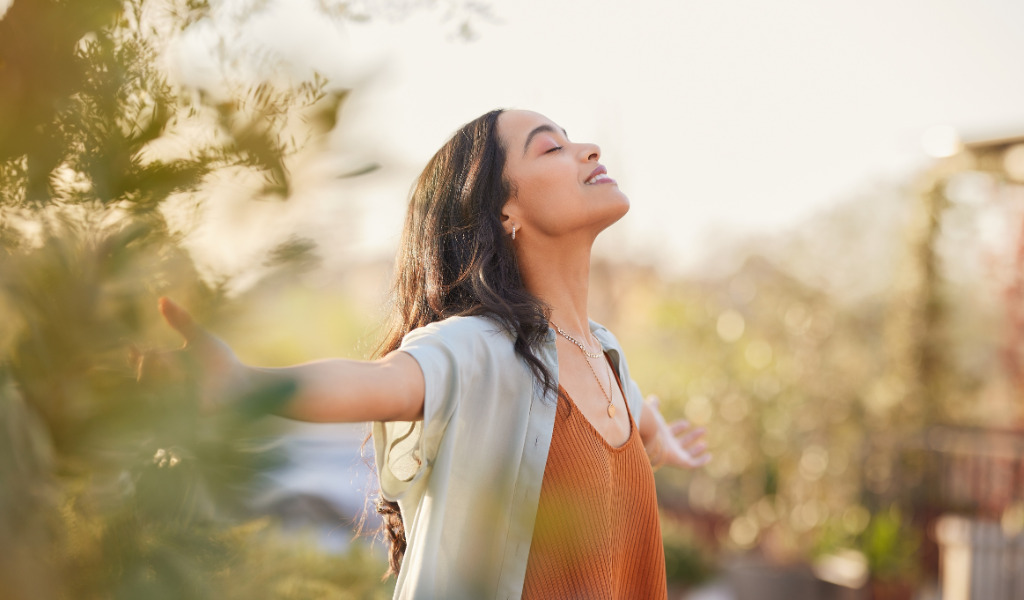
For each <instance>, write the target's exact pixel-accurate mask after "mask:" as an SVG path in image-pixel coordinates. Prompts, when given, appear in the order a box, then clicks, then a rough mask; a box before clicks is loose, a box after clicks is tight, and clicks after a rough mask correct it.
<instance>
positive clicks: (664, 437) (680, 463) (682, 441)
mask: <svg viewBox="0 0 1024 600" xmlns="http://www.w3.org/2000/svg"><path fill="white" fill-rule="evenodd" d="M646 405H647V406H648V407H649V408H650V416H653V417H654V424H655V426H656V428H657V429H656V433H655V435H653V436H651V440H650V441H649V442H648V443H646V444H644V448H645V449H646V450H647V456H648V457H650V459H651V466H652V467H654V468H655V469H658V468H659V467H662V466H665V465H668V466H671V467H677V468H687V469H695V468H697V467H702V466H704V465H706V464H707V463H708V461H710V460H711V453H709V452H708V448H707V444H706V443H705V442H704V440H703V438H704V434H705V433H706V432H707V431H706V430H705V429H704V428H703V427H694V426H693V425H692V424H691V423H690V422H689V421H687V420H685V419H681V420H679V421H673V422H672V423H666V422H665V418H664V417H662V416H661V411H660V410H658V397H657V396H648V398H647V402H646Z"/></svg>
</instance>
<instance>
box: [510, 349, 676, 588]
mask: <svg viewBox="0 0 1024 600" xmlns="http://www.w3.org/2000/svg"><path fill="white" fill-rule="evenodd" d="M612 370H613V372H614V368H613V369H612ZM617 377H618V375H617V374H616V378H617ZM621 386H622V384H621V382H619V387H620V389H621ZM628 411H629V409H628V408H627V412H628ZM629 429H630V433H629V438H628V439H627V440H626V443H624V444H623V445H622V446H619V447H618V448H616V447H614V446H612V445H610V444H609V443H608V442H607V441H606V440H605V439H604V438H603V437H601V434H600V433H598V432H597V430H596V429H595V428H594V426H593V425H591V424H590V422H589V421H588V420H587V419H586V417H584V416H583V413H581V412H580V411H579V409H578V408H577V407H576V405H575V403H573V401H572V398H570V397H569V395H568V394H567V393H566V392H565V390H564V389H563V388H561V386H559V394H558V409H557V411H556V416H555V425H554V431H553V432H552V438H551V448H550V450H549V451H548V460H547V464H546V465H545V468H544V479H543V482H542V483H541V492H540V503H539V505H538V507H537V521H536V525H535V526H534V531H533V541H532V543H531V546H530V556H529V559H528V560H527V565H526V581H525V584H524V586H523V598H524V599H541V598H545V599H546V598H559V599H563V598H586V599H588V600H590V599H601V600H612V599H623V600H625V599H629V600H646V599H648V598H658V599H664V598H666V597H667V595H668V591H667V589H666V580H665V550H664V548H663V547H662V543H661V529H660V526H659V521H658V501H657V497H656V496H655V490H654V474H653V472H652V470H651V465H650V462H649V461H648V458H647V453H646V452H644V447H643V443H642V441H641V440H640V434H639V432H638V431H637V427H636V423H635V422H634V421H633V415H632V414H630V415H629Z"/></svg>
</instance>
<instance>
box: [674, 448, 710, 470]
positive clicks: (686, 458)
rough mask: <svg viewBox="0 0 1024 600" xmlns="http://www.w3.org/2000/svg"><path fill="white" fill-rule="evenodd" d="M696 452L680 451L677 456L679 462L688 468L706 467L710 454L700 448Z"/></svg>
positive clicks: (705, 449)
mask: <svg viewBox="0 0 1024 600" xmlns="http://www.w3.org/2000/svg"><path fill="white" fill-rule="evenodd" d="M695 450H697V451H693V452H687V451H685V450H684V451H681V452H679V454H678V458H679V460H680V462H681V463H682V464H684V465H686V466H689V467H699V466H702V465H706V464H707V463H708V462H709V461H710V460H711V453H710V452H708V451H707V448H706V447H703V446H701V447H700V448H699V449H695Z"/></svg>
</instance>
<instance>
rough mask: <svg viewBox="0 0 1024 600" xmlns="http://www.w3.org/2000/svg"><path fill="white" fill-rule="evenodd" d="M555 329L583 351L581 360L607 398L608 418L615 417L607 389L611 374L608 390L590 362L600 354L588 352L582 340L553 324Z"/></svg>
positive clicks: (599, 356) (609, 378)
mask: <svg viewBox="0 0 1024 600" xmlns="http://www.w3.org/2000/svg"><path fill="white" fill-rule="evenodd" d="M552 325H555V324H554V323H552ZM555 330H556V331H557V332H558V333H559V334H560V335H561V336H562V337H564V338H565V339H567V340H569V341H570V342H572V343H573V344H575V345H576V347H578V348H579V349H580V352H582V353H583V360H585V361H587V366H588V367H590V372H591V373H593V374H594V381H596V382H597V385H598V387H600V388H601V393H602V394H604V397H605V398H606V399H607V400H608V418H610V419H614V418H615V405H614V404H612V395H611V394H610V393H609V391H610V390H611V389H612V380H611V374H610V373H609V377H608V390H605V389H604V384H603V383H601V378H600V377H598V376H597V371H595V370H594V365H592V364H591V363H590V359H591V358H601V356H602V354H601V353H599V352H590V351H588V350H587V347H586V346H584V345H583V342H581V341H579V340H577V339H576V338H574V337H572V336H571V335H569V334H568V333H566V332H565V331H563V330H562V328H561V327H559V326H558V325H555Z"/></svg>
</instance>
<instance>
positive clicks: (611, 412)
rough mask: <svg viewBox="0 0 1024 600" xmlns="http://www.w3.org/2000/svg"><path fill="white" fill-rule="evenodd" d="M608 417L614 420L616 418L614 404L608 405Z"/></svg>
mask: <svg viewBox="0 0 1024 600" xmlns="http://www.w3.org/2000/svg"><path fill="white" fill-rule="evenodd" d="M608 417H609V418H612V419H614V418H615V406H614V405H612V404H609V405H608Z"/></svg>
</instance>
